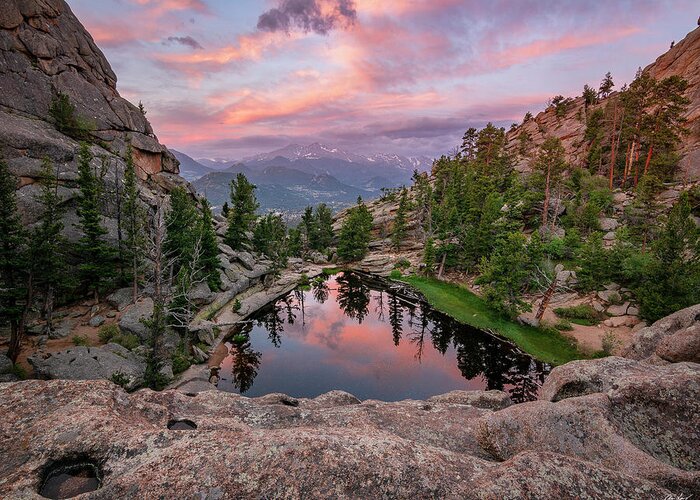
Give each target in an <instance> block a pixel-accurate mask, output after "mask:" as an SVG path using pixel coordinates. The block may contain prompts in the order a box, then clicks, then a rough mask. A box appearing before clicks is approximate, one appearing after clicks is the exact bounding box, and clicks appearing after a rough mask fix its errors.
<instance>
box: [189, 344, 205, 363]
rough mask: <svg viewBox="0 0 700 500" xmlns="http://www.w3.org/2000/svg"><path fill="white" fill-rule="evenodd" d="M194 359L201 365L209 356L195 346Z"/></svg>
mask: <svg viewBox="0 0 700 500" xmlns="http://www.w3.org/2000/svg"><path fill="white" fill-rule="evenodd" d="M192 359H194V362H195V363H197V364H201V363H204V362H205V361H206V360H208V359H209V355H208V354H207V353H206V352H204V351H203V350H201V349H200V348H199V347H197V346H196V345H194V346H192Z"/></svg>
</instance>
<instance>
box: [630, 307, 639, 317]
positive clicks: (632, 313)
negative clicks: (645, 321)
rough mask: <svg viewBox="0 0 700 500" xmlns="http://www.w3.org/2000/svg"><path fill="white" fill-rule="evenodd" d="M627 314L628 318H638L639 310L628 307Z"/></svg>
mask: <svg viewBox="0 0 700 500" xmlns="http://www.w3.org/2000/svg"><path fill="white" fill-rule="evenodd" d="M627 314H629V315H630V316H639V308H638V307H637V306H629V307H628V308H627Z"/></svg>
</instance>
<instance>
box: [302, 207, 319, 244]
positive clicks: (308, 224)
mask: <svg viewBox="0 0 700 500" xmlns="http://www.w3.org/2000/svg"><path fill="white" fill-rule="evenodd" d="M299 230H300V231H301V234H302V237H303V240H302V241H303V244H304V253H305V254H308V253H309V252H310V251H311V250H312V249H314V248H315V247H316V246H317V245H318V243H317V241H318V225H317V224H316V217H314V210H313V208H312V207H306V208H305V209H304V213H303V214H302V216H301V222H300V223H299Z"/></svg>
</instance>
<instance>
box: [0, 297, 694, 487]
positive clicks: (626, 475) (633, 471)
mask: <svg viewBox="0 0 700 500" xmlns="http://www.w3.org/2000/svg"><path fill="white" fill-rule="evenodd" d="M698 308H700V306H695V307H693V308H688V309H686V310H684V311H680V312H679V313H676V314H675V315H671V316H669V317H668V318H665V319H663V320H661V321H659V322H657V323H655V324H653V325H652V326H650V327H648V328H647V329H646V330H647V332H646V333H645V332H644V330H640V332H638V333H637V337H638V338H636V339H635V340H636V341H637V342H638V345H637V344H635V345H636V346H637V347H634V348H633V349H632V350H631V351H630V352H631V354H632V355H633V357H635V358H639V359H626V358H617V357H611V358H605V359H600V360H592V361H577V362H574V363H569V364H567V365H563V366H560V367H557V368H555V369H554V370H553V371H552V373H551V375H550V376H549V378H548V379H547V381H546V382H545V385H544V387H543V389H542V395H541V399H540V400H538V401H533V402H530V403H523V404H517V405H513V404H511V401H510V400H509V398H508V396H507V395H506V394H504V393H501V392H499V391H488V392H480V391H476V392H468V391H454V392H451V393H448V394H443V395H440V396H434V397H432V398H430V399H429V400H428V401H412V400H406V401H399V402H382V401H375V400H367V401H359V400H358V399H357V398H355V397H354V396H352V395H351V394H348V393H345V392H342V391H332V392H330V393H327V394H323V395H320V396H318V397H316V398H314V399H301V398H300V399H297V398H293V397H290V396H287V395H285V394H268V395H267V396H263V397H259V398H252V399H251V398H246V397H243V396H239V395H236V394H231V393H224V392H218V391H215V390H208V389H210V388H211V386H207V384H206V383H202V384H199V385H198V386H197V387H196V388H195V387H194V384H190V385H189V386H188V388H187V389H186V392H185V388H184V387H183V388H182V389H181V390H170V391H165V392H160V393H158V392H153V391H150V390H141V391H138V392H136V393H133V394H128V393H126V392H124V391H123V390H122V389H121V388H119V387H117V386H116V385H114V384H112V383H110V382H107V381H68V380H52V381H26V382H15V383H7V384H2V385H0V406H1V407H2V408H3V409H5V415H4V419H3V422H5V423H6V425H5V426H4V427H3V428H2V431H1V432H0V496H1V497H9V498H15V497H20V498H24V497H28V498H30V497H33V496H34V495H35V494H36V492H37V491H38V489H39V488H40V486H41V482H42V478H43V476H44V474H45V472H46V470H47V467H50V466H51V465H52V464H55V463H65V462H66V461H68V462H70V461H71V460H80V461H88V462H91V463H94V464H95V465H96V466H97V467H99V468H100V469H101V471H102V475H103V482H102V488H101V489H99V490H97V491H95V492H93V493H90V494H89V495H88V496H89V497H90V498H122V497H127V496H128V497H132V498H134V497H139V498H144V497H148V498H153V497H160V496H168V497H177V498H219V497H221V498H241V497H242V498H259V497H266V498H268V497H275V498H276V497H285V498H301V497H312V498H315V497H342V498H348V497H349V498H378V497H399V498H407V497H417V498H427V497H438V498H513V499H515V498H538V499H539V498H552V499H555V498H556V499H561V498H641V499H646V498H649V499H652V498H654V499H655V498H667V497H668V496H669V495H686V496H687V495H691V494H694V493H695V492H697V491H699V490H700V364H697V363H693V362H689V361H682V362H678V363H671V362H668V361H666V360H664V359H662V358H661V357H660V355H659V354H658V353H659V352H663V350H664V349H665V348H666V347H665V346H666V342H667V339H670V338H673V337H674V336H675V335H678V334H679V333H681V332H688V330H689V329H690V328H692V327H693V326H697V325H698V324H699V323H700V318H698V317H697V311H698V310H700V309H698ZM649 332H652V333H649ZM654 332H655V333H654ZM684 335H686V336H687V335H688V334H687V333H685V334H684ZM83 349H85V348H83ZM696 354H697V353H696V352H695V353H692V352H687V353H686V354H684V355H683V356H682V357H684V358H687V357H692V356H694V355H696ZM173 422H187V424H186V425H185V427H187V428H189V429H190V430H171V429H170V427H172V425H171V424H172V423H173ZM174 464H177V466H174Z"/></svg>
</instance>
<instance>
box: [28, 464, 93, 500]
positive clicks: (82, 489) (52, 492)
mask: <svg viewBox="0 0 700 500" xmlns="http://www.w3.org/2000/svg"><path fill="white" fill-rule="evenodd" d="M100 486H102V480H101V477H100V471H99V469H98V468H97V466H96V465H94V464H91V463H87V462H83V463H75V464H69V465H59V466H57V467H54V468H53V469H52V470H50V471H49V473H48V474H47V476H46V479H45V480H44V483H43V484H42V486H41V490H40V491H39V494H40V495H41V496H42V497H44V498H73V497H74V496H77V495H80V494H82V493H87V492H89V491H95V490H97V489H98V488H100Z"/></svg>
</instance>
